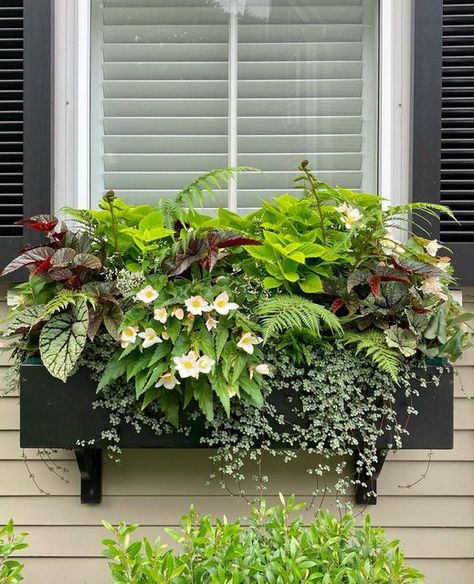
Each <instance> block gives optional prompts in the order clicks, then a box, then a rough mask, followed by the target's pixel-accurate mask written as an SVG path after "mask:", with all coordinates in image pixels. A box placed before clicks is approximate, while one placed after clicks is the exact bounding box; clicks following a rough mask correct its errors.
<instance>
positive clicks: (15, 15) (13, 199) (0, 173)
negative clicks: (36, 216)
mask: <svg viewBox="0 0 474 584" xmlns="http://www.w3.org/2000/svg"><path fill="white" fill-rule="evenodd" d="M5 4H6V6H5ZM0 162H1V164H0V201H1V203H0V245H2V241H1V240H2V238H5V237H9V238H11V237H18V238H20V239H19V243H21V241H22V240H21V237H22V234H23V229H22V227H21V226H20V225H15V222H16V221H18V220H19V219H21V218H22V217H23V1H19V0H5V1H4V2H2V6H0Z"/></svg>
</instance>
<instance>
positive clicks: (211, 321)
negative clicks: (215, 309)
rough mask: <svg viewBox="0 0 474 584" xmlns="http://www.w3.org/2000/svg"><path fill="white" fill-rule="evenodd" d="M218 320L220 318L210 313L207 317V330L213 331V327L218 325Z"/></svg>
mask: <svg viewBox="0 0 474 584" xmlns="http://www.w3.org/2000/svg"><path fill="white" fill-rule="evenodd" d="M218 322H219V321H218V320H216V319H215V318H212V316H211V315H209V316H208V317H207V320H206V328H207V330H208V331H211V330H212V329H215V328H216V327H217V324H218Z"/></svg>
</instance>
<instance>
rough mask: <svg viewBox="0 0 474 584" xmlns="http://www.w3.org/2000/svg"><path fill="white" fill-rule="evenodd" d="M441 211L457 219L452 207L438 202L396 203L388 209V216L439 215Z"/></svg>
mask: <svg viewBox="0 0 474 584" xmlns="http://www.w3.org/2000/svg"><path fill="white" fill-rule="evenodd" d="M440 213H445V214H446V215H448V216H449V217H450V218H451V219H454V220H455V221H456V217H455V216H454V213H453V212H452V211H451V209H450V208H449V207H446V205H439V204H438V203H422V202H417V203H408V204H406V205H395V206H393V207H390V208H389V209H387V211H386V215H387V217H394V216H398V217H405V216H406V215H418V216H419V217H422V216H424V215H428V216H431V217H438V216H439V214H440Z"/></svg>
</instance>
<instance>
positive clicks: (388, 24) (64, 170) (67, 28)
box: [54, 0, 416, 212]
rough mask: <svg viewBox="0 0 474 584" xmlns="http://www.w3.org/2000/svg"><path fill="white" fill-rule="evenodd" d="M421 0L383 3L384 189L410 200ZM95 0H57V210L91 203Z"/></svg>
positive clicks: (395, 199)
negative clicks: (415, 36) (415, 31)
mask: <svg viewBox="0 0 474 584" xmlns="http://www.w3.org/2000/svg"><path fill="white" fill-rule="evenodd" d="M415 1H416V0H379V3H380V8H379V10H380V35H379V51H380V54H379V57H380V58H379V63H380V70H379V116H378V118H379V129H378V150H379V151H378V190H379V193H381V194H382V195H383V196H385V197H387V198H389V200H390V203H391V204H403V203H406V202H408V201H409V200H410V198H411V188H410V185H411V118H412V85H413V84H412V71H413V66H412V62H413V55H412V47H413V42H412V20H413V16H412V15H413V5H414V2H415ZM90 12H91V2H90V0H55V10H54V21H55V22H54V24H55V26H54V30H55V39H54V42H55V51H54V58H55V63H54V72H55V76H54V80H55V81H54V105H55V109H54V111H55V127H54V209H55V211H56V212H57V211H58V210H59V209H60V208H61V207H63V206H71V207H79V208H89V206H90V192H89V191H90V150H91V145H90V44H91V35H90V30H91V29H90Z"/></svg>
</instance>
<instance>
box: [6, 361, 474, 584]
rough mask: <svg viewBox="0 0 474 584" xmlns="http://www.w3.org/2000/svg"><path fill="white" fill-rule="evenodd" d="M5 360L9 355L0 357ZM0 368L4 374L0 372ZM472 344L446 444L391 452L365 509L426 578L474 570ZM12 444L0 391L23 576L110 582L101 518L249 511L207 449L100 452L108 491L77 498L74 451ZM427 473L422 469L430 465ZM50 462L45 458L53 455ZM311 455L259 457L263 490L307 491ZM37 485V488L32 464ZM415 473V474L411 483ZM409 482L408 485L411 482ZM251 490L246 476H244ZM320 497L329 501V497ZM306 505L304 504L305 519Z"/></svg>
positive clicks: (461, 582) (463, 583) (55, 583)
mask: <svg viewBox="0 0 474 584" xmlns="http://www.w3.org/2000/svg"><path fill="white" fill-rule="evenodd" d="M0 359H1V362H0V363H1V364H3V365H6V360H5V357H0ZM2 373H3V372H2V370H1V368H0V383H1V378H2ZM466 394H474V350H470V351H469V352H468V354H467V355H466V356H465V357H464V359H463V360H462V362H461V364H460V365H459V367H458V375H457V377H456V406H455V407H456V412H455V421H456V432H455V448H454V450H452V451H448V450H445V451H436V452H433V453H432V455H431V460H430V456H429V453H428V452H426V451H403V452H398V453H393V454H390V455H389V458H388V461H387V463H386V464H385V467H384V469H383V471H382V475H381V477H380V479H379V501H378V505H377V506H376V507H374V508H372V509H369V511H370V513H371V516H372V518H373V522H374V523H376V524H378V525H381V526H384V527H385V528H387V531H388V534H389V536H391V537H397V538H400V539H401V541H402V543H403V545H404V547H405V549H406V555H407V557H408V558H409V559H410V560H411V562H412V563H413V564H415V565H417V566H420V568H422V569H423V570H424V571H425V572H426V574H427V581H426V584H450V583H451V582H456V584H472V574H473V573H474V460H473V459H474V400H472V401H471V400H469V399H468V397H467V396H466ZM24 454H25V456H26V461H25V460H24V459H23V458H22V455H23V451H22V450H21V449H20V447H19V444H18V397H17V396H13V397H9V398H6V399H2V400H0V523H1V522H2V521H5V520H6V519H7V518H8V517H10V516H12V517H14V518H15V520H16V522H17V524H18V525H19V526H20V527H21V529H25V530H26V531H28V532H29V534H30V535H29V541H30V543H31V547H30V548H29V549H28V550H26V551H24V552H22V553H23V554H24V556H25V561H26V577H27V579H26V582H27V583H28V584H42V583H44V582H48V583H49V584H63V582H64V581H65V580H66V579H67V582H68V584H85V583H87V584H107V583H109V582H110V581H109V579H108V577H107V567H106V564H105V562H104V561H103V560H101V559H100V558H99V556H100V551H101V544H100V540H101V539H102V538H103V537H104V535H105V534H104V531H103V529H102V528H101V526H100V521H101V519H102V518H106V519H109V520H111V521H113V522H117V521H119V520H126V521H128V522H132V521H136V522H138V523H141V524H142V525H143V530H142V533H144V534H147V535H153V536H154V535H156V534H158V533H159V532H161V528H162V527H163V526H169V525H174V524H175V523H176V520H177V518H178V517H179V516H180V515H181V514H183V513H185V512H186V510H187V509H188V508H189V505H190V504H192V503H193V504H195V506H196V507H197V508H198V510H200V511H201V512H202V513H214V514H222V513H226V514H227V515H228V516H229V517H235V516H238V515H245V513H246V511H247V506H246V504H245V502H243V501H242V500H241V499H239V498H232V497H229V496H227V495H226V494H225V492H224V491H222V489H220V487H219V486H218V485H211V486H206V485H205V482H206V480H207V477H208V475H209V473H210V472H211V466H210V463H209V462H208V459H207V453H206V452H205V451H198V452H196V451H190V450H184V451H171V450H166V451H143V450H141V451H127V452H124V454H123V455H122V462H121V463H119V464H116V463H115V462H113V461H111V460H108V459H106V460H105V468H104V500H103V503H102V505H100V506H98V507H93V506H83V505H80V504H79V498H78V495H79V475H78V471H77V468H76V465H75V463H74V461H73V460H72V456H71V453H70V452H64V451H59V452H57V453H55V454H54V455H53V456H52V458H54V459H55V463H56V464H57V465H59V467H61V469H62V468H64V469H66V471H67V472H65V473H64V472H63V471H62V470H60V471H59V472H60V475H61V476H63V478H64V479H65V480H60V479H59V478H58V477H57V476H56V474H55V472H53V471H51V470H49V469H48V467H47V466H46V465H45V464H44V463H43V462H42V461H41V459H40V456H39V455H38V453H37V452H36V451H34V450H27V451H25V452H24ZM428 465H429V468H428V473H427V476H426V478H424V479H423V480H421V481H419V482H418V480H419V478H420V477H421V476H422V475H423V474H424V473H425V472H426V470H427V467H428ZM49 466H50V467H51V466H52V465H51V464H50V465H49ZM307 466H308V458H307V457H302V458H301V460H299V461H296V462H294V463H291V464H290V465H289V466H287V465H283V464H282V463H280V462H277V461H275V460H273V459H269V460H267V461H266V462H265V464H264V468H263V470H264V472H267V473H268V474H269V475H270V482H269V485H268V497H269V498H270V499H271V502H273V501H274V500H276V498H274V497H276V495H277V493H278V491H283V492H285V493H292V492H295V493H297V494H298V495H299V496H300V498H302V499H303V500H306V501H309V499H310V496H311V492H312V490H313V489H314V486H315V484H314V478H311V476H309V475H308V474H307V472H306V468H307ZM30 473H31V474H33V475H34V478H35V481H36V482H37V483H38V485H39V486H40V488H41V489H43V490H44V491H46V492H48V493H50V494H51V496H44V495H41V494H40V492H39V490H38V487H36V486H35V483H34V481H33V480H32V479H31V478H30V476H29V474H30ZM414 483H416V484H414ZM410 485H411V486H410ZM248 489H249V491H251V490H252V485H251V483H250V482H249V484H248ZM325 505H326V506H327V507H328V508H330V509H332V510H335V505H334V498H333V497H328V498H327V499H326V503H325ZM309 517H310V513H306V519H308V518H309Z"/></svg>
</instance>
